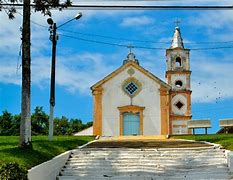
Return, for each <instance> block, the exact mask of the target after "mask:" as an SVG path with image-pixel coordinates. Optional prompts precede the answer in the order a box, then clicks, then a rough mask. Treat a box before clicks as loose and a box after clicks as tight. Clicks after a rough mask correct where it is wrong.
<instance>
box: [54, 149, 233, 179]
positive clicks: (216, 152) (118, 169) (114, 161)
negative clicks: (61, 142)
mask: <svg viewBox="0 0 233 180" xmlns="http://www.w3.org/2000/svg"><path fill="white" fill-rule="evenodd" d="M60 175H62V176H58V177H57V179H58V180H76V179H84V180H85V179H88V180H106V179H113V180H126V179H127V180H143V179H145V180H147V179H148V180H155V179H156V180H157V179H158V180H160V179H161V180H164V179H177V180H178V179H188V180H189V179H191V180H192V179H193V180H199V179H210V180H212V179H218V180H223V179H231V178H230V173H229V170H228V167H227V165H226V157H225V150H223V149H219V148H214V147H213V146H212V147H200V148H182V149H180V148H172V149H166V148H163V149H155V148H151V149H133V148H131V149H130V148H100V149H99V148H84V149H78V150H74V151H73V154H72V156H71V158H70V159H69V160H68V161H67V163H66V165H65V166H64V168H63V169H62V171H61V172H60Z"/></svg>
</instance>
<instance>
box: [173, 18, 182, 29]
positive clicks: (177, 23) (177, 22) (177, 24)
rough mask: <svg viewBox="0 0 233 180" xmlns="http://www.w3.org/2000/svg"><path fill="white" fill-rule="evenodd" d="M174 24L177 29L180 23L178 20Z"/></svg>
mask: <svg viewBox="0 0 233 180" xmlns="http://www.w3.org/2000/svg"><path fill="white" fill-rule="evenodd" d="M174 23H175V24H176V27H179V24H180V23H181V22H180V21H179V20H178V19H177V20H176V21H175V22H174Z"/></svg>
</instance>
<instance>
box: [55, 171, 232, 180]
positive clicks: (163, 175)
mask: <svg viewBox="0 0 233 180" xmlns="http://www.w3.org/2000/svg"><path fill="white" fill-rule="evenodd" d="M63 177H64V178H63ZM58 178H59V179H62V180H69V179H73V180H75V179H119V180H120V179H133V180H134V179H150V180H151V179H156V180H157V179H188V180H189V179H195V180H197V179H198V180H199V179H210V180H212V179H218V180H223V179H230V178H231V177H230V176H229V175H228V174H227V173H226V172H224V171H223V172H199V173H197V172H194V173H189V172H188V173H187V172H185V173H173V172H171V173H169V172H159V173H153V172H150V173H148V172H140V171H139V172H131V173H122V172H117V173H103V174H100V173H98V174H97V173H96V174H85V173H79V174H73V175H64V176H59V177H58Z"/></svg>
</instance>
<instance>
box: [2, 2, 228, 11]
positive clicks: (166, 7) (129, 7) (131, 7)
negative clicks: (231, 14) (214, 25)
mask: <svg viewBox="0 0 233 180" xmlns="http://www.w3.org/2000/svg"><path fill="white" fill-rule="evenodd" d="M1 5H2V6H15V7H23V6H24V5H23V4H21V3H2V4H1ZM30 6H31V7H35V6H36V5H35V4H30ZM45 7H51V6H49V5H45ZM61 7H63V6H62V5H61ZM67 8H68V9H79V10H114V9H115V10H140V9H141V10H233V6H232V5H212V6H209V5H189V6H187V5H182V6H180V5H170V6H169V5H162V6H161V5H105V4H103V5H78V4H74V5H71V6H68V7H67ZM55 9H56V8H55Z"/></svg>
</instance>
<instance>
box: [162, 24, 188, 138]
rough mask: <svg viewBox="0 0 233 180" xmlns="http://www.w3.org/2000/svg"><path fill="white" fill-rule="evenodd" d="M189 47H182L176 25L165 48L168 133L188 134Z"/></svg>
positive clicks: (178, 29)
mask: <svg viewBox="0 0 233 180" xmlns="http://www.w3.org/2000/svg"><path fill="white" fill-rule="evenodd" d="M189 52H190V50H189V49H185V48H184V44H183V40H182V37H181V32H180V28H179V27H178V25H177V26H176V28H175V32H174V35H173V39H172V44H171V46H170V48H168V49H167V50H166V62H167V71H166V79H167V83H168V84H169V85H170V86H171V87H172V89H171V93H170V124H169V126H170V128H169V129H170V132H169V134H190V133H191V131H189V130H188V128H187V121H188V120H191V118H192V114H191V93H192V91H191V86H190V76H191V71H190V59H189Z"/></svg>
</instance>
